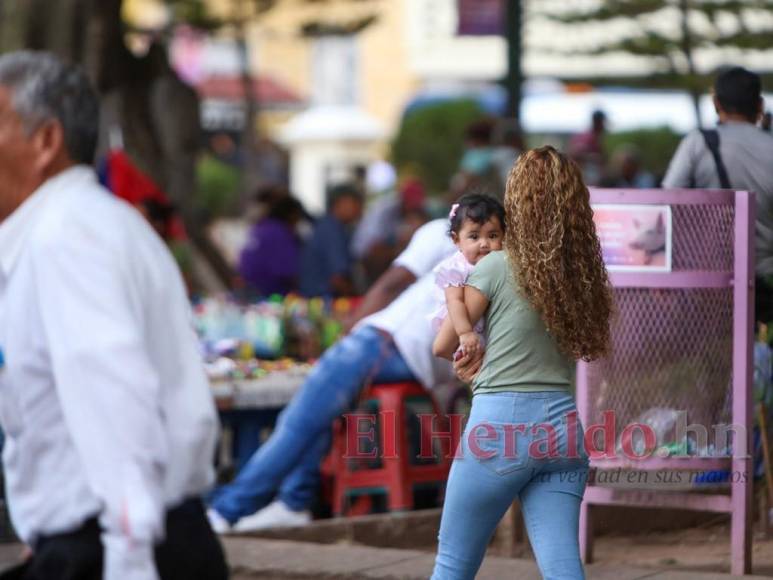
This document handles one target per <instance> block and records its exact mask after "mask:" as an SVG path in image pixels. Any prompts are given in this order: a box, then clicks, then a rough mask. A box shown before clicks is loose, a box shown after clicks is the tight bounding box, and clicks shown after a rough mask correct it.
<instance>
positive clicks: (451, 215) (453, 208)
mask: <svg viewBox="0 0 773 580" xmlns="http://www.w3.org/2000/svg"><path fill="white" fill-rule="evenodd" d="M457 209H459V204H458V203H455V204H454V205H452V206H451V211H450V212H448V219H450V220H452V219H454V218H455V217H456V210H457Z"/></svg>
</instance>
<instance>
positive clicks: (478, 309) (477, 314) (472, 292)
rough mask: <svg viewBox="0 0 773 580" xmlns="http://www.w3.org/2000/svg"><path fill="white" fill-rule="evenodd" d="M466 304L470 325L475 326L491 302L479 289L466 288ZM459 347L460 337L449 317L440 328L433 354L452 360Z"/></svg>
mask: <svg viewBox="0 0 773 580" xmlns="http://www.w3.org/2000/svg"><path fill="white" fill-rule="evenodd" d="M464 304H465V306H466V308H467V314H468V316H469V320H470V324H472V325H473V326H475V325H476V324H477V323H478V321H479V320H480V319H481V318H483V314H484V313H485V312H486V309H487V308H488V304H489V300H488V298H486V295H485V294H483V292H481V291H480V290H478V289H477V288H474V287H473V286H465V287H464ZM458 346H459V337H458V336H457V335H456V331H455V330H454V326H453V323H452V322H451V317H450V316H448V317H447V318H446V319H445V320H444V321H443V325H442V326H441V327H440V330H439V331H438V334H437V336H436V337H435V342H434V343H433V345H432V354H434V355H435V356H439V357H442V358H446V359H448V360H451V357H452V356H453V354H454V351H455V350H456V348H457V347H458Z"/></svg>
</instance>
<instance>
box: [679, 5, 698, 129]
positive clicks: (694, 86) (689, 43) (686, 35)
mask: <svg viewBox="0 0 773 580" xmlns="http://www.w3.org/2000/svg"><path fill="white" fill-rule="evenodd" d="M679 11H680V12H681V28H682V37H681V45H682V46H681V48H682V54H683V55H684V58H685V62H686V63H687V87H688V91H689V93H690V99H691V100H692V105H693V110H694V111H695V124H696V126H697V127H698V128H699V129H700V128H701V107H700V98H701V90H700V87H699V86H698V84H699V83H698V80H699V79H698V73H697V71H696V69H695V59H694V58H693V50H694V48H695V47H694V46H693V39H692V33H691V31H690V0H679Z"/></svg>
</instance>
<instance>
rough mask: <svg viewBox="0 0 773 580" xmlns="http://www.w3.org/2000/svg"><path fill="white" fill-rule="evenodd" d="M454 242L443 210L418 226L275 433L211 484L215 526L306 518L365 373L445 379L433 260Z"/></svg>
mask: <svg viewBox="0 0 773 580" xmlns="http://www.w3.org/2000/svg"><path fill="white" fill-rule="evenodd" d="M454 251H455V248H454V245H453V244H452V243H451V239H450V237H449V236H448V220H446V219H440V220H435V221H432V222H429V223H427V224H425V225H424V226H422V227H421V228H419V229H418V230H417V231H416V233H415V234H414V235H413V238H411V242H410V243H409V244H408V247H407V248H406V249H405V250H404V251H403V253H402V254H400V255H399V256H398V257H397V258H396V259H395V260H394V262H393V263H392V265H391V266H390V268H389V269H388V270H387V271H386V272H385V273H384V274H383V275H382V276H381V278H379V279H378V280H377V281H376V283H375V284H374V286H373V288H371V290H370V291H369V292H368V294H367V295H366V296H365V299H364V300H363V304H362V306H361V307H360V310H359V312H358V316H359V317H360V318H362V320H361V321H360V323H359V324H358V325H357V326H356V327H355V329H354V331H353V332H351V333H350V334H348V335H347V336H346V337H345V338H343V339H342V340H340V341H339V342H338V343H336V344H335V345H334V346H333V347H331V348H330V349H328V350H327V352H325V354H324V355H323V357H322V358H321V359H320V360H319V362H318V363H317V364H316V366H315V367H314V370H313V371H312V372H311V374H310V375H309V377H308V379H307V380H306V382H305V384H304V385H303V387H302V388H301V390H300V391H299V392H298V394H297V395H296V396H295V397H294V398H293V400H292V402H291V403H290V404H289V405H288V406H287V407H286V408H285V409H284V411H282V413H281V415H280V416H279V420H278V422H277V426H276V429H275V430H274V432H273V434H272V436H271V438H270V439H269V440H268V441H267V442H265V443H264V444H263V445H262V446H261V447H260V449H258V451H257V452H256V453H255V454H254V455H253V456H252V458H251V459H250V461H249V462H248V463H247V464H246V465H245V467H244V468H243V469H242V471H241V472H240V473H239V475H238V476H237V477H236V479H235V480H234V481H233V482H232V483H231V484H229V485H227V486H225V487H223V488H222V489H221V490H219V492H218V493H217V494H216V497H215V500H214V502H213V503H212V509H211V510H210V511H209V516H210V521H211V522H212V525H213V527H214V528H215V529H216V530H217V531H219V532H225V531H228V530H229V529H230V528H231V526H233V525H234V524H235V525H236V530H237V531H247V530H254V529H260V528H264V527H270V526H272V525H279V524H284V525H300V524H304V523H306V522H308V521H309V519H310V517H311V516H310V513H309V512H308V508H309V504H310V503H311V500H312V498H313V493H314V490H315V484H316V481H317V475H318V471H319V464H320V462H321V460H322V458H323V456H324V454H325V452H326V451H327V449H328V447H329V446H330V431H331V426H332V423H333V420H334V419H335V418H336V417H338V416H339V415H341V414H342V413H343V412H344V411H346V409H347V408H348V407H349V406H350V405H351V403H352V402H353V401H354V399H355V398H356V397H357V395H358V394H359V392H360V390H361V389H362V388H363V387H364V386H365V385H366V384H367V383H368V382H369V381H372V382H376V383H378V382H400V381H408V380H418V381H419V382H421V383H422V384H423V385H424V386H425V387H428V388H432V387H433V386H435V385H437V384H439V383H444V382H447V381H448V380H450V379H451V377H452V371H451V366H450V364H449V363H448V361H445V360H442V359H440V358H435V357H433V356H432V341H433V340H434V338H435V337H434V333H433V332H432V329H431V326H430V321H429V315H430V313H431V312H432V310H433V309H434V307H435V306H434V299H433V288H434V275H433V273H432V269H433V268H434V267H435V266H436V265H437V264H438V263H439V262H441V261H442V260H443V259H445V258H447V257H448V256H450V255H451V254H452V253H453V252H454ZM274 498H276V501H274V502H273V503H270V504H269V502H271V501H272V499H274ZM257 510H260V511H257ZM256 511H257V513H255V515H252V516H250V514H253V513H254V512H256ZM245 516H248V517H245Z"/></svg>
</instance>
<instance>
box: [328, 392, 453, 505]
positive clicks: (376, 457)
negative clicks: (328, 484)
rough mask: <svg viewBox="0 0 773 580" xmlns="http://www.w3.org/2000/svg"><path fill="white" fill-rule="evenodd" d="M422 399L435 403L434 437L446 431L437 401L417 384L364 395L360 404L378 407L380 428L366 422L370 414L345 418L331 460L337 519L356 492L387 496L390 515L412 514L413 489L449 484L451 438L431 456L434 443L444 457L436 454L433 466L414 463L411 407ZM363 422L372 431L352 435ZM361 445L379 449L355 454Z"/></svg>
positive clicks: (336, 434) (443, 439)
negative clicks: (368, 443)
mask: <svg viewBox="0 0 773 580" xmlns="http://www.w3.org/2000/svg"><path fill="white" fill-rule="evenodd" d="M419 399H420V400H422V401H425V402H426V401H429V402H430V403H431V407H432V412H431V414H432V415H433V419H434V421H433V429H434V431H435V433H439V432H441V431H446V430H447V429H446V428H445V416H444V415H442V414H441V412H440V409H439V407H438V405H437V402H436V401H435V399H434V397H433V396H432V395H431V394H430V393H429V392H428V391H427V390H426V389H424V387H422V386H421V385H420V384H419V383H415V382H407V383H393V384H378V385H373V386H371V387H370V388H369V389H367V390H366V391H365V392H364V394H363V395H362V396H361V397H360V401H361V403H364V404H365V405H372V404H373V403H376V405H377V411H376V413H377V417H378V418H377V420H376V426H374V425H373V423H372V422H371V421H370V419H372V418H373V417H372V416H370V417H369V416H367V415H368V413H369V412H366V414H365V415H363V414H362V411H359V412H357V413H353V414H348V415H345V416H344V421H339V422H338V423H337V425H336V427H335V430H334V436H333V446H332V449H331V454H330V461H331V463H332V465H330V467H331V468H332V469H331V471H332V472H333V477H334V482H333V501H332V503H333V513H334V514H335V515H342V514H343V513H344V506H345V505H346V498H347V496H349V495H353V494H352V492H357V491H360V492H367V491H373V490H374V489H378V490H384V491H385V492H386V495H387V507H388V508H389V510H390V511H397V510H410V509H412V508H413V488H414V485H416V484H428V483H437V484H438V485H439V486H440V485H443V483H445V481H446V480H447V479H448V470H449V468H450V466H451V462H450V460H449V457H450V452H449V450H450V447H451V445H450V443H451V441H450V438H449V437H437V438H435V439H434V440H433V446H432V449H433V452H434V451H436V447H435V445H434V443H436V442H439V443H440V457H437V454H436V453H433V458H432V461H431V462H428V463H425V464H416V463H415V461H414V459H415V458H412V457H411V455H412V454H411V451H410V439H409V435H410V434H409V432H408V431H409V430H408V428H407V426H408V419H409V412H408V408H407V406H408V404H409V403H410V402H411V401H412V400H414V401H415V400H419ZM372 415H375V413H373V414H372ZM363 421H365V422H367V423H368V424H369V425H370V432H367V431H366V432H360V433H357V432H356V431H355V433H354V434H353V433H352V432H351V430H352V429H354V430H358V429H359V425H360V424H361V422H363ZM347 430H349V432H347ZM419 435H420V434H419ZM363 439H364V440H371V441H372V442H373V443H375V445H374V446H373V447H374V448H373V449H371V450H368V451H367V452H362V451H359V452H358V450H357V449H354V450H352V449H351V447H352V444H353V443H359V442H362V441H363ZM353 451H354V453H353ZM424 459H428V458H424ZM358 468H359V469H358Z"/></svg>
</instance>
